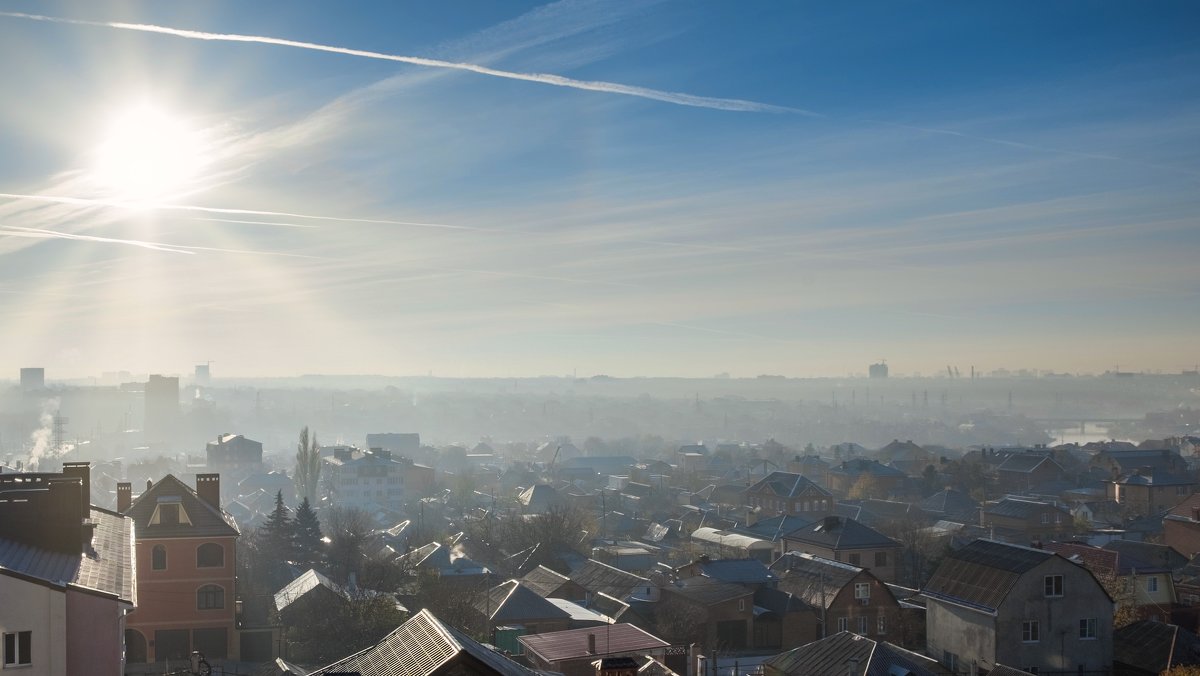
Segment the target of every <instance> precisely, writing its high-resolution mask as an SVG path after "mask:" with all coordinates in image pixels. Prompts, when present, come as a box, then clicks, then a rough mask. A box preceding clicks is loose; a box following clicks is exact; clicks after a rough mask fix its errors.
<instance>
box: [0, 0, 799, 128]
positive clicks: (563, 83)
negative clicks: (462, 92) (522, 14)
mask: <svg viewBox="0 0 1200 676" xmlns="http://www.w3.org/2000/svg"><path fill="white" fill-rule="evenodd" d="M0 16H4V17H8V18H12V19H29V20H33V21H47V22H51V23H60V24H68V25H72V26H93V27H100V28H115V29H119V30H130V31H139V32H143V33H156V34H159V35H170V36H173V37H179V38H187V39H189V40H210V41H215V42H246V43H254V44H261V45H276V46H280V47H293V48H296V49H308V50H312V51H318V52H329V53H331V54H343V55H346V56H356V57H360V58H365V59H376V60H379V61H394V62H396V63H406V64H409V65H413V66H424V67H427V68H446V69H451V70H461V71H467V72H471V73H476V74H479V75H488V76H491V77H498V78H504V79H508V80H520V81H523V82H535V83H538V84H545V85H551V86H554V87H567V88H570V89H582V90H586V91H594V92H604V93H608V94H620V95H623V96H635V97H638V98H643V99H650V100H653V101H661V102H663V103H671V104H674V105H679V106H692V107H696V108H711V109H714V110H727V111H733V112H750V113H796V114H800V115H810V116H820V115H819V114H818V113H814V112H812V111H808V110H803V109H800V108H790V107H788V106H777V105H773V104H770V103H762V102H759V101H747V100H744V99H728V98H719V97H713V96H698V95H695V94H688V93H684V92H670V91H663V90H661V89H651V88H649V87H639V86H636V85H627V84H621V83H618V82H605V81H601V80H576V79H574V78H569V77H565V76H562V75H556V74H553V73H519V72H516V71H511V70H501V69H499V68H490V67H488V66H482V65H479V64H475V63H464V62H457V61H445V60H442V59H429V58H425V57H420V56H403V55H399V54H385V53H383V52H373V51H368V50H364V49H352V48H349V47H335V46H332V45H323V44H319V43H315V42H302V41H300V40H287V39H284V38H273V37H267V36H263V35H240V34H236V33H209V32H206V31H195V30H187V29H182V28H171V27H168V26H155V25H152V24H140V23H124V22H120V21H87V20H83V19H67V18H63V17H54V16H44V15H40V14H24V13H21V12H0Z"/></svg>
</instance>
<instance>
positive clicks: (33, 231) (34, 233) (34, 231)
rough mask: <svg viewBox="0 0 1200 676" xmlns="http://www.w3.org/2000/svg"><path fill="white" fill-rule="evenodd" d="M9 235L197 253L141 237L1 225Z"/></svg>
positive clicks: (3, 230)
mask: <svg viewBox="0 0 1200 676" xmlns="http://www.w3.org/2000/svg"><path fill="white" fill-rule="evenodd" d="M4 235H6V236H9V237H31V238H35V239H72V240H78V241H82V242H102V243H105V244H126V245H129V246H136V247H140V248H143V249H150V250H153V251H165V252H168V253H180V254H187V255H189V256H192V255H195V252H194V251H188V250H187V249H186V248H183V247H177V246H175V245H172V244H160V243H158V242H146V241H143V240H140V239H118V238H116V237H100V236H98V235H77V234H74V233H70V232H61V231H59V230H43V229H41V228H22V227H18V226H15V225H3V226H0V236H4Z"/></svg>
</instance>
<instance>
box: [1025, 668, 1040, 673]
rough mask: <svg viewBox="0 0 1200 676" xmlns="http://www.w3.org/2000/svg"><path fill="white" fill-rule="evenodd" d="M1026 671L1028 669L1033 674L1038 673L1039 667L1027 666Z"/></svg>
mask: <svg viewBox="0 0 1200 676" xmlns="http://www.w3.org/2000/svg"><path fill="white" fill-rule="evenodd" d="M1025 671H1028V672H1029V673H1031V674H1036V673H1038V668H1037V667H1025Z"/></svg>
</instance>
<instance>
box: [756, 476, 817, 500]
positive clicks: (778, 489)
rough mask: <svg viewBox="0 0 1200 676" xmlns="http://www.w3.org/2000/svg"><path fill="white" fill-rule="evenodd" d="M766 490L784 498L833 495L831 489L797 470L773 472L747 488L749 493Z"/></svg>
mask: <svg viewBox="0 0 1200 676" xmlns="http://www.w3.org/2000/svg"><path fill="white" fill-rule="evenodd" d="M762 491H766V492H769V493H772V494H774V495H777V496H779V497H783V498H794V497H797V496H799V495H803V494H808V495H812V494H814V493H815V494H819V495H825V496H828V497H833V494H832V493H830V492H829V491H827V490H825V489H824V488H821V487H820V486H818V485H817V484H815V483H813V482H812V481H811V480H809V479H808V478H806V477H805V476H804V475H803V474H796V473H795V472H771V473H770V474H768V475H767V476H765V477H763V478H762V479H759V480H758V482H757V483H755V484H754V485H752V486H750V487H749V488H747V489H746V492H747V493H758V492H762Z"/></svg>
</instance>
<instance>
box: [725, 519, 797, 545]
mask: <svg viewBox="0 0 1200 676" xmlns="http://www.w3.org/2000/svg"><path fill="white" fill-rule="evenodd" d="M812 522H813V519H810V518H807V517H803V516H793V515H791V514H780V515H779V516H771V517H767V518H765V519H759V520H758V521H755V522H754V523H752V524H750V525H749V526H738V527H737V528H734V529H733V531H734V532H735V533H742V534H745V535H749V536H751V537H756V538H764V539H767V540H770V541H772V542H774V541H775V540H777V539H779V538H781V537H783V536H784V535H787V534H788V533H790V532H792V531H794V530H796V529H797V528H803V527H804V526H807V525H808V524H810V523H812Z"/></svg>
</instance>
